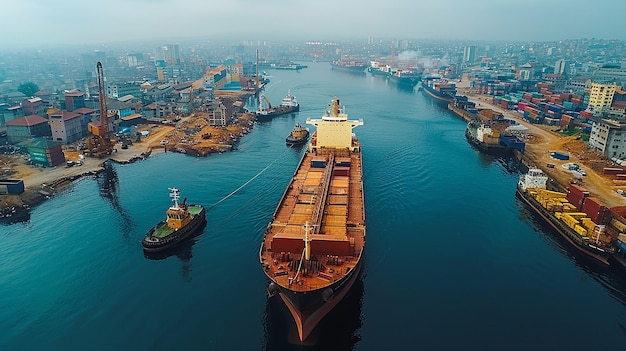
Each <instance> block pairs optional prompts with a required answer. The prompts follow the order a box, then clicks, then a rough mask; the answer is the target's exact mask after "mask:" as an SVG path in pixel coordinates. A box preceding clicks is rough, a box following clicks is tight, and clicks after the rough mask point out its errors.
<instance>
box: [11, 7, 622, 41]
mask: <svg viewBox="0 0 626 351" xmlns="http://www.w3.org/2000/svg"><path fill="white" fill-rule="evenodd" d="M603 5H605V6H603ZM585 6H588V2H583V1H580V0H573V1H566V0H553V1H549V2H544V1H540V0H528V1H526V2H524V6H523V7H522V6H512V5H511V4H509V3H504V2H500V1H496V0H476V1H472V2H465V1H455V0H443V1H439V2H431V1H423V0H416V1H411V2H408V1H400V0H391V1H388V2H384V3H381V2H371V3H369V2H364V1H355V0H348V1H342V2H331V1H328V0H319V1H317V2H311V1H304V0H294V1H290V2H288V3H285V2H284V1H277V0H266V1H263V2H260V1H252V0H233V1H229V2H219V3H210V2H205V1H202V0H177V1H174V0H110V1H108V2H106V3H98V2H95V1H85V0H82V1H79V0H60V1H55V2H50V1H44V0H22V1H19V2H10V3H8V4H5V6H4V7H3V11H2V12H0V39H1V42H2V43H3V46H4V47H6V48H10V47H32V46H44V45H45V46H50V45H67V44H77V45H83V44H96V43H114V42H125V41H136V40H166V41H167V40H177V39H185V38H200V37H206V38H211V39H227V40H336V39H356V38H362V39H365V38H367V37H374V38H376V37H379V38H383V37H384V38H411V39H434V40H476V41H481V40H501V41H550V40H561V39H578V38H598V39H608V40H610V39H619V35H618V34H617V33H616V32H617V30H616V28H617V27H612V26H611V25H610V23H616V24H617V23H619V21H620V16H621V13H622V12H623V10H626V5H624V4H623V3H620V2H617V3H616V2H609V1H606V0H600V2H599V3H598V2H596V3H594V7H595V8H598V7H600V8H610V9H611V11H604V12H603V17H602V24H603V25H597V18H594V17H591V16H590V15H589V12H588V11H585V10H584V9H585ZM607 24H609V25H607Z"/></svg>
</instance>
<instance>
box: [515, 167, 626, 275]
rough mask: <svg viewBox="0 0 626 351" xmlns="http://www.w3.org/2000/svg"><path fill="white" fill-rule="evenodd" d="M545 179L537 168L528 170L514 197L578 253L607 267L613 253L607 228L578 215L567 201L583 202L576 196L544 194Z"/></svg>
mask: <svg viewBox="0 0 626 351" xmlns="http://www.w3.org/2000/svg"><path fill="white" fill-rule="evenodd" d="M547 182H548V176H547V175H546V174H545V173H544V172H543V171H542V170H541V169H538V168H530V169H529V170H528V173H526V174H525V175H522V176H520V179H519V182H518V184H517V191H516V194H517V195H518V196H519V197H520V198H521V199H522V200H523V201H524V203H526V204H527V205H528V206H530V208H532V209H533V210H534V211H535V212H536V213H537V214H538V215H539V216H541V217H542V218H543V219H544V220H545V221H546V222H547V223H548V224H550V226H551V227H552V228H554V230H556V231H557V233H559V234H560V235H561V237H563V238H564V239H565V240H567V242H568V243H569V244H571V246H572V247H574V248H575V249H577V250H578V251H579V252H581V253H583V254H585V255H587V256H589V257H591V258H593V259H595V260H596V261H598V262H601V263H603V264H605V265H610V262H611V256H612V255H613V254H614V253H615V242H614V241H613V240H612V239H611V236H610V235H609V234H608V233H607V231H606V226H605V225H601V224H597V223H595V222H593V220H592V219H591V218H589V215H588V214H587V213H585V212H579V211H578V210H579V209H578V208H577V207H576V205H574V204H572V203H570V202H569V201H568V200H567V197H568V196H570V195H569V194H574V195H571V196H570V197H572V198H582V195H581V196H580V197H579V195H578V194H575V193H573V192H572V189H576V188H572V187H571V186H570V193H569V194H565V193H560V192H556V191H550V190H547Z"/></svg>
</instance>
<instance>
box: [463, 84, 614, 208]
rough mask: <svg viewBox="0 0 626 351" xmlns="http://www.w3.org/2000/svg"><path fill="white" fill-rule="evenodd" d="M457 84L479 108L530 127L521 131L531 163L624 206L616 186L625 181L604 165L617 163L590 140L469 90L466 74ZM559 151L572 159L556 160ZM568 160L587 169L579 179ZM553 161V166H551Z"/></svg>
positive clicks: (606, 201)
mask: <svg viewBox="0 0 626 351" xmlns="http://www.w3.org/2000/svg"><path fill="white" fill-rule="evenodd" d="M456 84H457V91H458V92H457V94H458V95H466V96H467V97H468V98H469V99H470V100H471V101H473V102H475V103H476V107H477V108H479V109H480V108H490V109H492V110H494V111H498V112H500V113H502V114H504V116H505V117H506V118H508V119H512V120H515V121H517V122H518V123H520V124H522V125H524V126H525V127H527V128H528V131H527V132H524V133H522V134H521V135H520V137H522V139H524V141H525V142H526V151H525V156H526V158H527V159H528V160H530V163H531V165H534V166H536V167H538V168H541V169H543V171H544V172H546V174H548V176H550V177H551V178H553V179H555V180H556V181H557V182H558V183H559V184H561V185H562V186H564V187H565V188H567V186H568V185H569V184H570V183H571V182H574V181H575V182H577V183H579V185H581V186H583V187H584V188H586V189H587V190H589V192H590V194H591V196H593V197H597V198H599V199H600V200H601V201H602V202H603V203H604V205H605V206H607V207H614V206H624V205H626V198H625V197H623V196H621V195H620V194H618V193H617V190H622V191H626V182H625V181H618V180H615V179H613V178H611V177H609V176H606V175H604V174H603V173H602V169H603V168H604V167H615V165H613V164H612V163H611V162H610V161H609V160H607V159H606V158H605V157H603V156H602V155H601V154H600V153H599V152H597V151H594V150H591V149H590V148H589V147H588V146H587V144H586V143H585V142H584V141H582V140H578V139H577V138H576V136H563V135H560V134H558V133H556V131H557V130H559V128H560V127H558V126H545V125H537V124H532V123H529V122H527V121H526V120H524V118H523V115H522V114H521V113H519V112H517V111H512V110H504V109H502V108H501V107H500V106H498V105H495V104H493V103H492V101H493V100H492V98H493V97H492V96H488V95H481V94H476V93H474V92H472V91H471V90H470V81H469V79H468V77H467V75H463V79H462V80H461V81H460V82H456ZM554 151H560V152H564V153H567V154H568V155H569V160H557V159H554V158H552V157H551V153H552V152H554ZM568 162H572V163H576V164H578V165H580V166H581V167H583V168H584V169H585V171H586V173H587V175H586V176H585V177H583V179H582V180H579V179H576V178H575V177H574V175H573V174H572V173H571V172H570V171H565V170H564V169H563V168H562V165H563V164H565V163H568ZM548 164H553V165H554V168H548V167H547V165H548ZM625 173H626V172H625Z"/></svg>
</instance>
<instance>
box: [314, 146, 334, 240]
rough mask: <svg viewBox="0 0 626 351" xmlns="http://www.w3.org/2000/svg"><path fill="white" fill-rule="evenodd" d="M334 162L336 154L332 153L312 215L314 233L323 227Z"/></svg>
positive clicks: (317, 232)
mask: <svg viewBox="0 0 626 351" xmlns="http://www.w3.org/2000/svg"><path fill="white" fill-rule="evenodd" d="M334 164H335V155H334V154H332V153H331V154H330V155H329V157H328V160H327V163H326V169H325V170H324V174H323V175H322V183H321V184H320V189H319V190H320V191H319V196H317V197H316V199H315V212H313V216H312V217H311V220H312V222H313V234H319V231H320V228H321V222H322V217H323V216H322V214H323V213H324V207H325V205H326V195H327V194H328V188H329V187H330V178H331V175H332V171H333V167H334Z"/></svg>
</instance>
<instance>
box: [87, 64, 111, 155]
mask: <svg viewBox="0 0 626 351" xmlns="http://www.w3.org/2000/svg"><path fill="white" fill-rule="evenodd" d="M96 69H97V73H98V99H99V100H100V126H99V127H96V126H95V125H92V124H91V123H90V124H89V132H90V134H91V135H90V136H89V137H88V138H87V155H88V156H93V157H103V156H105V155H110V154H111V152H112V151H113V143H112V142H111V139H109V114H108V110H107V104H106V94H105V92H104V76H103V73H102V63H101V62H100V61H98V64H97V65H96Z"/></svg>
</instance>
